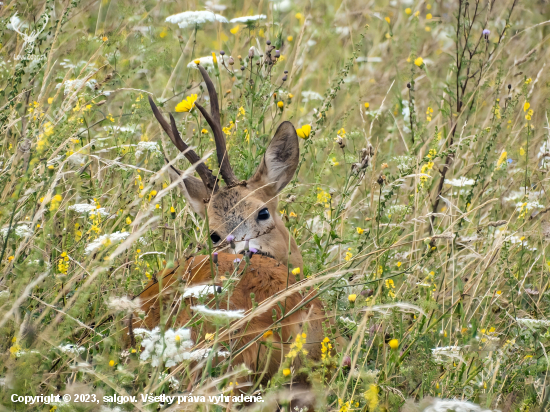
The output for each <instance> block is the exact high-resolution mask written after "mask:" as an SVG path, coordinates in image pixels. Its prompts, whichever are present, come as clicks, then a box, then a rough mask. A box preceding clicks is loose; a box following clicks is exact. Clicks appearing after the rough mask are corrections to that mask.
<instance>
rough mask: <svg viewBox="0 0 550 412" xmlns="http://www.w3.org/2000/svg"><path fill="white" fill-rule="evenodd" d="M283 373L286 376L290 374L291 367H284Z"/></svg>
mask: <svg viewBox="0 0 550 412" xmlns="http://www.w3.org/2000/svg"><path fill="white" fill-rule="evenodd" d="M283 375H284V376H288V375H290V369H288V368H286V369H283Z"/></svg>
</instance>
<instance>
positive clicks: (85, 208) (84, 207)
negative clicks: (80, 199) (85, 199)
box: [69, 203, 110, 216]
mask: <svg viewBox="0 0 550 412" xmlns="http://www.w3.org/2000/svg"><path fill="white" fill-rule="evenodd" d="M69 210H73V211H75V212H76V213H78V214H80V215H87V214H88V213H90V212H94V213H99V214H100V215H101V216H109V215H110V213H109V212H107V210H106V209H105V208H104V207H101V208H99V209H98V208H97V206H96V205H89V204H88V203H76V204H74V205H71V206H69Z"/></svg>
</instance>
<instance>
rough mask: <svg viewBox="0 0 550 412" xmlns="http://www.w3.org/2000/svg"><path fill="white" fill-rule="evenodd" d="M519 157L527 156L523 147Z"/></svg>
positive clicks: (520, 149)
mask: <svg viewBox="0 0 550 412" xmlns="http://www.w3.org/2000/svg"><path fill="white" fill-rule="evenodd" d="M519 155H520V156H525V149H523V147H520V148H519Z"/></svg>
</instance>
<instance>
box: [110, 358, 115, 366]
mask: <svg viewBox="0 0 550 412" xmlns="http://www.w3.org/2000/svg"><path fill="white" fill-rule="evenodd" d="M109 366H111V367H113V366H115V361H114V360H112V359H111V360H110V361H109Z"/></svg>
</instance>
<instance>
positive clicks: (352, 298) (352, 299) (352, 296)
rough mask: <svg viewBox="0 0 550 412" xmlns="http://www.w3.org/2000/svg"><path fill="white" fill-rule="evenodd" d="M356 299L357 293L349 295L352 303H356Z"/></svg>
mask: <svg viewBox="0 0 550 412" xmlns="http://www.w3.org/2000/svg"><path fill="white" fill-rule="evenodd" d="M355 299H357V295H356V294H355V293H352V294H351V295H348V300H349V301H350V303H354V302H355Z"/></svg>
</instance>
